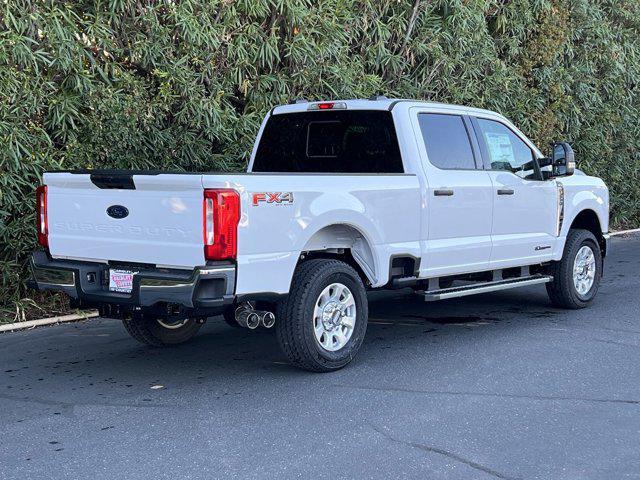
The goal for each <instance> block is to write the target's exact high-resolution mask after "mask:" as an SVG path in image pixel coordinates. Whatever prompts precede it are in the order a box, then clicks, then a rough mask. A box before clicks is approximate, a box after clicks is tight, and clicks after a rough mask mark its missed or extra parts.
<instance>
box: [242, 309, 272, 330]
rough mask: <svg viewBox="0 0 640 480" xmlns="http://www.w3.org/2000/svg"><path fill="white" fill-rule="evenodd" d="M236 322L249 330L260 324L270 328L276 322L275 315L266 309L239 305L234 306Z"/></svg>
mask: <svg viewBox="0 0 640 480" xmlns="http://www.w3.org/2000/svg"><path fill="white" fill-rule="evenodd" d="M236 322H238V325H240V326H241V327H244V328H248V329H249V330H255V329H256V328H258V327H259V326H260V325H262V326H263V327H264V328H272V327H273V326H274V325H275V324H276V316H275V315H274V314H273V312H269V311H267V310H254V309H253V307H251V306H246V305H241V306H239V307H238V308H236Z"/></svg>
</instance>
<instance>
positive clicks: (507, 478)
mask: <svg viewBox="0 0 640 480" xmlns="http://www.w3.org/2000/svg"><path fill="white" fill-rule="evenodd" d="M371 427H372V428H373V429H374V430H375V431H376V432H378V433H379V434H380V435H382V436H383V437H385V438H386V439H387V440H390V441H392V442H395V443H400V444H402V445H406V446H408V447H412V448H416V449H418V450H422V451H424V452H427V453H437V454H439V455H442V456H444V457H447V458H450V459H452V460H455V461H457V462H459V463H462V464H464V465H467V466H469V467H471V468H473V469H475V470H479V471H481V472H484V473H486V474H488V475H491V476H492V477H495V478H500V479H502V480H517V479H516V477H510V476H507V475H505V474H504V473H500V472H498V471H496V470H494V469H492V468H489V467H486V466H484V465H482V464H480V463H478V462H474V461H473V460H469V459H467V458H464V457H462V456H460V455H458V454H457V453H453V452H450V451H448V450H445V449H443V448H438V447H434V446H431V445H425V444H423V443H417V442H409V441H405V440H400V439H398V438H394V437H392V436H391V435H390V434H388V433H387V432H385V431H384V430H382V429H380V428H378V427H376V426H375V425H371Z"/></svg>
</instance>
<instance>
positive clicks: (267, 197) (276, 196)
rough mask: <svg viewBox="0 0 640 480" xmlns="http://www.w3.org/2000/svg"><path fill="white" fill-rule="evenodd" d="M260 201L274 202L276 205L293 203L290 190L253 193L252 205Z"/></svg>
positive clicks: (256, 204)
mask: <svg viewBox="0 0 640 480" xmlns="http://www.w3.org/2000/svg"><path fill="white" fill-rule="evenodd" d="M261 203H275V204H276V205H282V204H289V203H293V193H292V192H257V193H254V194H253V206H254V207H257V206H258V205H260V204H261Z"/></svg>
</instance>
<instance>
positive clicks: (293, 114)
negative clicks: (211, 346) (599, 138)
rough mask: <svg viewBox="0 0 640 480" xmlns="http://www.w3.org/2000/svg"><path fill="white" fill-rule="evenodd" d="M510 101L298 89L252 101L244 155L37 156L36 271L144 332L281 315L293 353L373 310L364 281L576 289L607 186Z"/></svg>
mask: <svg viewBox="0 0 640 480" xmlns="http://www.w3.org/2000/svg"><path fill="white" fill-rule="evenodd" d="M574 168H575V163H574V159H573V151H572V150H571V147H569V145H568V144H566V143H556V144H554V145H553V146H552V148H551V154H550V158H549V157H545V156H543V155H542V154H541V152H540V151H539V150H538V149H537V148H536V146H535V145H534V144H533V143H532V142H531V141H530V140H529V139H528V138H527V137H526V136H525V135H523V134H522V132H520V131H519V130H518V129H517V128H516V127H515V126H514V125H513V124H511V123H510V122H509V121H508V120H507V119H506V118H504V117H503V116H501V115H499V114H497V113H494V112H491V111H487V110H480V109H475V108H467V107H461V106H454V105H445V104H437V103H427V102H420V101H411V100H390V99H387V98H385V97H375V98H372V99H368V100H346V101H331V102H306V101H296V102H294V103H292V104H289V105H283V106H278V107H275V108H273V109H272V110H271V111H270V112H269V114H268V115H267V116H266V118H265V119H264V121H263V123H262V126H261V128H260V131H259V133H258V137H257V140H256V143H255V146H254V148H253V152H252V154H251V159H250V162H249V167H248V172H247V173H244V174H234V173H198V174H195V173H165V172H148V171H140V172H136V171H67V172H48V173H45V175H44V185H43V186H41V187H39V188H38V190H37V207H38V241H39V243H40V245H41V246H42V247H43V248H42V249H40V250H38V251H36V252H34V254H33V257H32V267H33V276H34V284H35V286H36V287H37V288H38V289H40V290H57V291H63V292H65V293H67V294H68V295H69V296H70V297H71V298H72V303H73V304H74V305H75V306H76V307H78V308H98V309H99V310H100V312H101V314H102V315H104V316H107V317H112V318H121V319H123V320H124V325H125V327H126V329H127V331H128V332H129V333H130V334H131V336H133V337H134V338H135V339H136V340H139V341H141V342H144V343H147V344H150V345H154V346H162V345H169V344H175V343H180V342H184V341H186V340H188V339H190V338H191V337H193V336H194V335H195V334H196V333H197V331H198V330H199V328H200V326H201V323H202V322H204V320H205V319H206V318H209V317H212V316H215V315H220V314H223V317H224V319H225V320H226V321H227V322H228V323H230V324H231V325H235V326H241V327H248V328H256V327H259V326H260V327H261V328H264V327H267V328H268V327H272V326H274V324H275V330H276V334H277V335H276V336H277V338H278V341H279V344H280V346H281V348H282V350H283V352H284V353H285V354H286V356H287V357H288V358H289V360H290V361H291V362H292V363H293V364H295V365H297V366H299V367H301V368H304V369H307V370H312V371H330V370H335V369H338V368H341V367H343V366H344V365H346V364H347V363H348V362H349V361H351V360H352V359H353V358H354V356H355V354H356V352H357V351H358V349H359V348H360V346H361V344H362V341H363V338H364V335H365V331H366V329H367V295H366V292H367V290H370V289H380V288H406V287H410V288H413V289H415V290H416V291H417V292H418V293H419V294H420V295H423V296H424V298H425V300H427V301H431V300H439V299H446V298H453V297H459V296H464V295H470V294H475V293H482V292H490V291H495V290H501V289H507V288H515V287H521V286H526V285H533V284H543V283H544V284H546V288H547V291H548V293H549V297H550V298H551V301H552V302H553V304H555V305H557V306H560V307H565V308H582V307H585V306H586V305H588V304H589V303H590V302H591V301H592V300H593V298H594V297H595V295H596V292H597V290H598V284H599V281H600V277H601V275H602V268H603V259H604V257H605V255H607V254H608V253H609V235H608V223H609V212H608V206H609V194H608V190H607V187H606V185H605V184H604V183H603V182H602V180H600V179H598V178H594V177H591V176H587V175H584V174H582V172H579V171H576V174H575V175H574V174H573V173H574Z"/></svg>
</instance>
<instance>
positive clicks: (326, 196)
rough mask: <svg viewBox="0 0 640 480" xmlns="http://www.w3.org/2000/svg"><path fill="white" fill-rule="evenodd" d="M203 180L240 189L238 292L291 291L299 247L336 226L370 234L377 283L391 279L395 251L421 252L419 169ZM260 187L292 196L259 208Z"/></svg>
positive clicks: (209, 184)
mask: <svg viewBox="0 0 640 480" xmlns="http://www.w3.org/2000/svg"><path fill="white" fill-rule="evenodd" d="M203 185H204V187H205V188H233V189H236V190H237V191H239V192H240V195H241V202H240V203H241V208H242V215H241V219H240V224H239V227H238V276H237V280H236V281H237V283H236V291H237V293H238V294H244V293H253V292H270V293H286V292H288V291H289V287H290V284H291V278H292V276H293V270H294V269H295V266H296V264H297V262H298V259H299V257H300V253H301V252H303V251H305V250H306V246H307V244H308V242H309V241H310V240H311V237H312V236H313V235H314V234H316V233H317V232H319V231H321V230H322V229H323V228H325V227H328V226H331V225H346V226H349V227H351V228H353V229H355V230H356V231H357V232H359V233H360V234H361V235H362V237H363V238H364V239H365V241H366V242H367V245H368V247H369V248H370V249H371V251H372V253H373V265H371V267H372V268H371V269H372V272H375V273H374V276H373V277H372V278H370V280H371V282H372V284H373V285H374V286H381V285H384V284H385V283H386V282H387V279H388V272H389V258H390V257H391V256H392V255H394V254H401V253H406V252H412V253H413V254H414V255H415V256H416V257H417V256H419V254H420V222H419V218H420V185H419V183H418V180H417V178H416V177H415V176H414V175H322V174H318V175H313V174H306V175H268V174H250V175H225V176H221V175H204V176H203ZM262 192H291V193H292V194H293V202H291V203H281V204H275V203H272V204H268V203H260V204H259V205H256V206H254V205H253V201H252V200H253V199H252V196H253V194H254V193H262ZM327 247H328V248H331V247H332V245H327Z"/></svg>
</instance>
